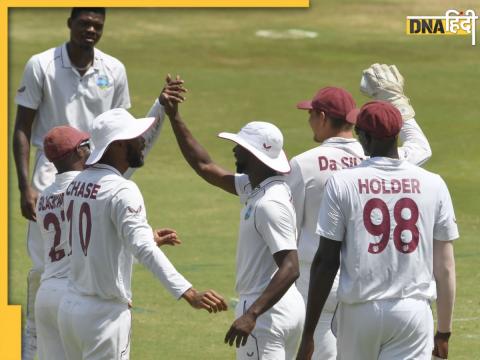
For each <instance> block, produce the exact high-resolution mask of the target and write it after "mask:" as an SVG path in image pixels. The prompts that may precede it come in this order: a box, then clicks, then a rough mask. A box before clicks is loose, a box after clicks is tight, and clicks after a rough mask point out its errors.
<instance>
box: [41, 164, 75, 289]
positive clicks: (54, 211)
mask: <svg viewBox="0 0 480 360" xmlns="http://www.w3.org/2000/svg"><path fill="white" fill-rule="evenodd" d="M78 174H79V172H78V171H68V172H64V173H62V174H57V175H56V176H55V181H54V183H53V184H52V185H50V186H49V187H47V188H46V189H45V190H44V191H43V192H42V193H41V194H40V196H39V198H38V201H37V223H38V225H39V228H40V231H41V233H42V240H43V249H44V271H43V273H42V281H45V280H47V279H50V278H66V277H67V276H68V273H69V271H70V259H69V257H70V246H69V243H68V235H69V233H68V229H69V227H68V224H69V221H70V220H71V219H70V218H69V217H68V215H67V214H66V213H65V211H64V193H65V190H66V189H67V186H68V185H69V184H70V182H71V181H72V180H73V178H75V176H77V175H78Z"/></svg>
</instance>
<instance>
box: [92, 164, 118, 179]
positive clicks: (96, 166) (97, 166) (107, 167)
mask: <svg viewBox="0 0 480 360" xmlns="http://www.w3.org/2000/svg"><path fill="white" fill-rule="evenodd" d="M89 168H90V169H99V170H110V171H112V172H114V173H115V174H117V175H118V176H123V175H122V173H121V172H120V171H118V170H117V169H116V168H114V167H113V166H110V165H107V164H99V163H96V164H93V165H91V166H90V167H89Z"/></svg>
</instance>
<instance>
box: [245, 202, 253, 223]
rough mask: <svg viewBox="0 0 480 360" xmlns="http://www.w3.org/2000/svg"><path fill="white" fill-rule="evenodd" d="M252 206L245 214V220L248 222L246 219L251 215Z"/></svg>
mask: <svg viewBox="0 0 480 360" xmlns="http://www.w3.org/2000/svg"><path fill="white" fill-rule="evenodd" d="M252 209H253V208H252V205H250V206H249V207H248V209H247V211H246V212H245V220H248V218H249V217H250V215H251V214H252Z"/></svg>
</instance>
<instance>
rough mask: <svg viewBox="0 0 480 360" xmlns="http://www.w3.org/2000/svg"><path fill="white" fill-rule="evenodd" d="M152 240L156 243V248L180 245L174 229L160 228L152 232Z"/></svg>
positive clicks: (180, 241)
mask: <svg viewBox="0 0 480 360" xmlns="http://www.w3.org/2000/svg"><path fill="white" fill-rule="evenodd" d="M153 240H155V242H156V243H157V246H164V245H171V246H175V245H180V244H181V243H182V240H180V238H179V237H178V235H177V232H176V231H175V230H174V229H169V228H161V229H155V230H153Z"/></svg>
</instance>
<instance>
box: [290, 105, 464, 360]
mask: <svg viewBox="0 0 480 360" xmlns="http://www.w3.org/2000/svg"><path fill="white" fill-rule="evenodd" d="M348 116H349V118H350V119H351V121H354V122H355V121H356V125H355V129H356V132H357V134H358V137H359V141H360V143H361V144H362V147H363V148H364V150H365V154H366V155H369V156H370V157H371V158H370V159H367V160H365V161H363V162H362V163H361V164H360V165H359V166H357V167H354V168H349V169H344V170H341V171H338V172H336V173H335V174H334V175H333V176H332V177H331V178H330V179H329V181H328V182H327V185H326V188H325V193H324V197H323V200H322V204H321V207H320V211H319V217H318V226H317V234H319V235H320V236H321V238H320V246H319V249H318V251H317V253H316V255H315V258H314V261H313V264H312V271H311V279H310V289H309V293H308V304H307V315H306V322H305V328H304V332H303V337H302V344H301V347H300V350H299V353H298V356H297V359H299V360H304V359H310V358H311V356H312V353H313V350H314V339H313V334H314V330H315V326H316V324H317V321H318V319H319V316H320V313H321V311H322V308H323V307H324V304H325V302H326V299H327V297H328V294H329V292H330V289H331V287H332V283H333V281H334V278H335V274H336V273H337V271H338V268H339V266H340V264H341V271H340V283H339V288H338V299H339V301H340V304H339V308H338V310H337V316H338V322H337V326H338V329H337V345H338V357H337V358H338V359H342V360H343V359H345V360H349V359H352V360H353V359H355V360H371V359H380V360H383V359H385V360H386V359H388V360H396V359H398V360H400V359H420V360H427V359H430V358H431V356H432V349H433V348H434V344H433V342H434V341H433V340H434V339H433V337H432V334H433V330H434V329H433V327H434V326H433V318H432V312H431V309H430V301H432V300H433V299H434V298H435V294H437V319H438V323H437V334H436V336H435V352H434V355H436V356H440V357H441V358H447V356H448V338H449V336H450V332H451V320H452V310H453V304H454V297H455V262H454V256H453V240H455V239H457V238H458V229H457V224H456V220H455V215H454V211H453V206H452V201H451V198H450V194H449V192H448V189H447V186H446V185H445V183H444V181H443V180H442V178H441V177H440V176H438V175H436V174H433V173H430V172H428V171H426V170H424V169H422V168H420V167H417V166H415V165H413V164H410V163H409V162H408V161H405V160H403V159H401V158H400V156H399V151H398V149H397V138H398V134H399V132H400V129H401V127H402V116H401V113H400V111H399V110H398V109H396V108H395V107H394V106H392V105H391V104H390V103H387V102H384V101H372V102H369V103H367V104H365V105H364V106H363V107H362V108H361V109H360V110H354V111H352V112H351V113H349V115H348ZM340 257H341V260H340ZM433 278H434V279H435V281H436V289H435V283H434V282H433V281H432V279H433Z"/></svg>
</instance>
